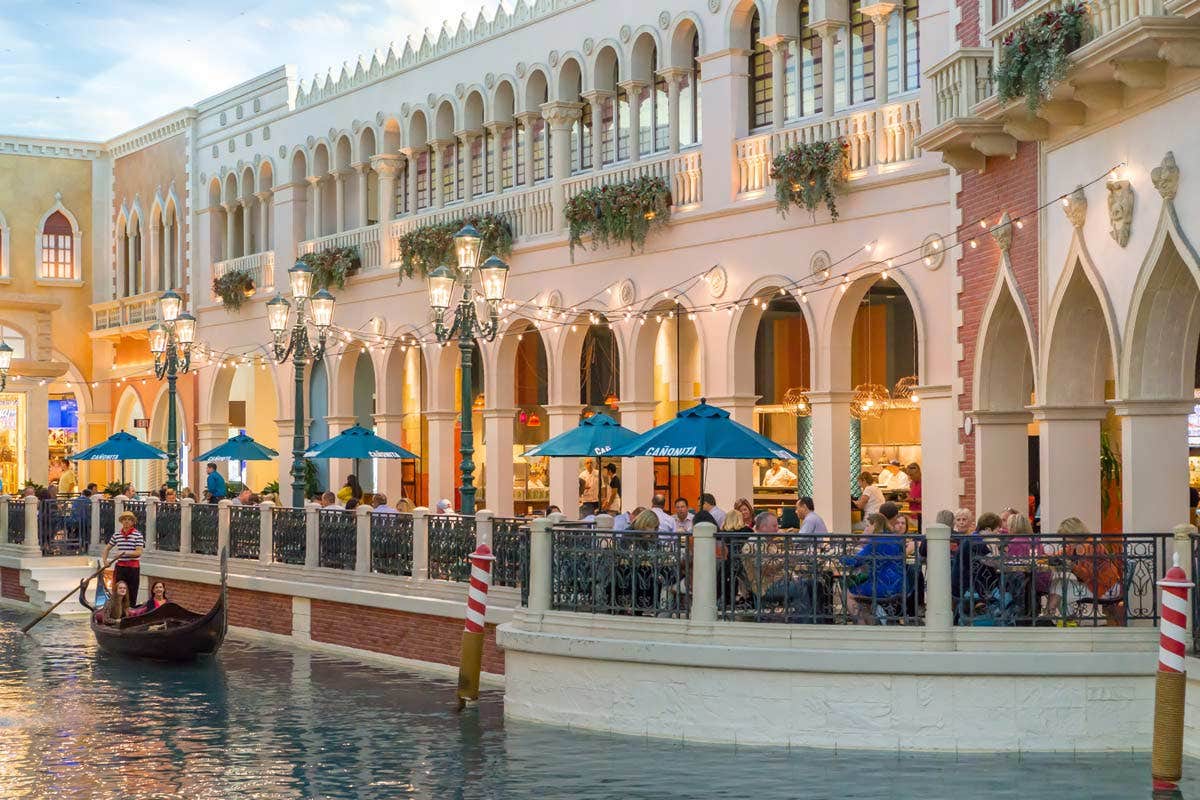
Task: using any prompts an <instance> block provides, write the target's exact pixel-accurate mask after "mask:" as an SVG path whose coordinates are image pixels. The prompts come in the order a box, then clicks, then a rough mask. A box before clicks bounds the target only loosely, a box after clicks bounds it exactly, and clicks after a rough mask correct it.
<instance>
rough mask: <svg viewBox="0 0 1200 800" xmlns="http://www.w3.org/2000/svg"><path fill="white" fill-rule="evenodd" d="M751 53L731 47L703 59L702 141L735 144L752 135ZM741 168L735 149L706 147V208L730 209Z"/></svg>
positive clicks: (704, 187)
mask: <svg viewBox="0 0 1200 800" xmlns="http://www.w3.org/2000/svg"><path fill="white" fill-rule="evenodd" d="M749 55H750V51H749V50H742V49H738V48H731V49H728V50H723V51H720V52H717V53H712V54H710V55H705V56H701V57H700V59H699V60H700V63H701V65H702V68H703V69H702V75H703V84H702V85H701V86H697V87H695V90H696V91H701V92H703V98H704V113H703V114H701V116H700V131H701V137H700V138H701V141H704V142H730V143H731V142H733V141H734V140H735V139H740V138H742V137H744V136H745V135H746V134H747V132H748V123H749V121H748V120H747V118H746V108H747V105H748V103H749V100H748V97H747V92H748V87H747V68H748V57H749ZM737 174H738V166H737V162H736V161H735V158H734V147H733V146H732V145H730V146H728V147H706V148H705V153H704V171H703V174H702V176H701V180H702V181H703V197H704V202H705V208H708V207H709V205H710V204H712V205H714V206H718V207H719V206H727V205H729V204H730V203H732V202H733V197H734V194H735V193H736V191H737Z"/></svg>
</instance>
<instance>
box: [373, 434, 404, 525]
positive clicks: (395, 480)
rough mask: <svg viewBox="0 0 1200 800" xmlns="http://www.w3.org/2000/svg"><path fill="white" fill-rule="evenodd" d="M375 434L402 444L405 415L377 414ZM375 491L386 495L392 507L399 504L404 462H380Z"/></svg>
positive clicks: (386, 459)
mask: <svg viewBox="0 0 1200 800" xmlns="http://www.w3.org/2000/svg"><path fill="white" fill-rule="evenodd" d="M375 432H376V433H378V434H379V435H380V436H382V437H383V438H384V439H387V440H388V441H389V442H400V441H401V440H402V439H403V438H404V415H403V414H376V415H375ZM375 490H376V491H378V492H383V493H384V494H386V495H387V496H388V500H389V501H391V504H392V505H397V504H398V503H399V501H400V498H401V497H402V496H403V494H404V461H403V460H401V459H399V458H385V459H382V460H381V461H380V469H379V486H376V487H375ZM409 499H411V498H409Z"/></svg>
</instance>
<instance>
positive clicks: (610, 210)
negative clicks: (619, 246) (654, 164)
mask: <svg viewBox="0 0 1200 800" xmlns="http://www.w3.org/2000/svg"><path fill="white" fill-rule="evenodd" d="M563 216H564V217H566V221H567V226H568V229H569V231H570V239H569V241H570V245H571V255H572V257H573V256H574V255H575V246H576V245H579V244H582V243H583V237H584V236H591V238H592V249H593V250H595V249H597V248H598V247H600V245H604V246H605V247H607V246H608V245H609V244H611V243H613V242H629V250H630V252H635V251H636V250H638V249H640V248H642V247H645V245H646V236H647V234H649V233H650V231H651V230H652V229H655V228H659V227H662V226H664V225H666V224H667V222H668V221H670V219H671V188H670V187H669V186H668V185H667V182H666V181H665V180H663V179H662V178H659V177H654V176H647V175H643V176H642V177H640V178H636V179H634V180H632V181H625V182H624V183H613V184H605V185H603V186H597V187H596V188H594V189H587V190H585V191H583V192H580V193H579V194H577V195H575V196H574V197H572V198H571V199H570V200H569V201H568V202H567V206H566V208H565V209H563Z"/></svg>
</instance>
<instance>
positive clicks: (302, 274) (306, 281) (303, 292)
mask: <svg viewBox="0 0 1200 800" xmlns="http://www.w3.org/2000/svg"><path fill="white" fill-rule="evenodd" d="M288 283H289V285H290V286H291V288H292V299H294V300H307V299H308V298H310V297H312V287H313V271H312V270H311V269H310V268H309V266H308V265H307V264H305V263H304V262H303V261H297V262H296V266H294V267H292V268H291V269H289V270H288Z"/></svg>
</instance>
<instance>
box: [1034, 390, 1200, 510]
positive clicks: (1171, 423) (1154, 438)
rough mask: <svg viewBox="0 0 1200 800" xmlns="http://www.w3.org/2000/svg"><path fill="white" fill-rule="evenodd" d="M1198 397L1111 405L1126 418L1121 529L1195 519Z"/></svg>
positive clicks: (1122, 466) (1122, 440) (1122, 444)
mask: <svg viewBox="0 0 1200 800" xmlns="http://www.w3.org/2000/svg"><path fill="white" fill-rule="evenodd" d="M1194 402H1195V401H1193V400H1120V401H1114V402H1113V403H1112V404H1111V405H1112V407H1113V410H1114V411H1115V412H1116V413H1117V415H1118V416H1120V418H1121V522H1122V525H1121V528H1122V530H1123V531H1124V532H1125V533H1163V532H1164V531H1169V530H1172V529H1174V527H1175V526H1176V525H1179V524H1183V523H1190V522H1191V509H1190V508H1189V507H1188V503H1187V496H1188V441H1187V423H1188V414H1190V413H1191V412H1192V406H1193V404H1194ZM1044 493H1045V489H1043V494H1044Z"/></svg>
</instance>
